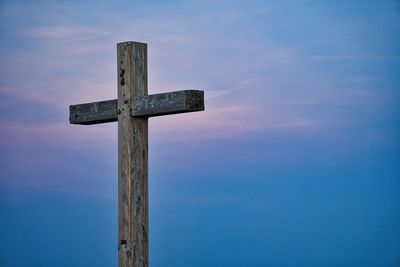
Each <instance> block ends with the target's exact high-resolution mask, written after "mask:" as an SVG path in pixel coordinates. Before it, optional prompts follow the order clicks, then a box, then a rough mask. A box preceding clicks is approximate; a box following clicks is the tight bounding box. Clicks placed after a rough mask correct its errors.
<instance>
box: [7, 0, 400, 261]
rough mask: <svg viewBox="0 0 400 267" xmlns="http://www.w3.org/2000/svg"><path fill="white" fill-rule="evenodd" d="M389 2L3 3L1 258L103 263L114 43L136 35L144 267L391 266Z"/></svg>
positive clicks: (109, 239) (112, 201)
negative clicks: (149, 98)
mask: <svg viewBox="0 0 400 267" xmlns="http://www.w3.org/2000/svg"><path fill="white" fill-rule="evenodd" d="M399 32H400V4H399V3H398V2H397V1H207V0H205V1H148V2H142V3H140V2H136V1H119V3H113V1H96V2H94V1H34V2H33V1H0V58H1V61H0V222H1V223H0V237H1V238H0V266H1V267H3V266H5V267H8V266H116V260H117V125H116V124H115V123H113V124H104V125H95V126H76V125H70V124H69V123H68V106H69V105H70V104H76V103H83V102H91V101H98V100H105V99H112V98H116V95H117V92H116V84H117V81H116V76H117V75H116V68H117V67H116V43H118V42H123V41H128V40H132V41H140V42H146V43H148V53H149V55H148V56H149V92H150V93H159V92H167V91H172V90H180V89H189V88H194V89H203V90H205V93H206V111H204V112H199V113H192V114H180V115H174V116H169V117H160V118H152V119H150V132H149V135H150V136H149V138H150V153H149V160H150V165H149V172H150V177H149V183H150V187H149V190H150V265H151V266H153V267H156V266H164V267H169V266H171V267H176V266H210V267H212V266H398V265H399V264H400V256H399V255H400V230H399V227H398V225H399V224H400V207H399V203H400V202H399V201H400V197H399V189H400V167H399V166H400V164H399V151H400V150H399V149H400V142H399V140H400V138H399V130H400V124H399V122H400V119H399V118H400V116H399V114H400V108H399V105H398V103H399V100H400V92H399V90H400V88H399V84H400V76H399V73H400V35H399Z"/></svg>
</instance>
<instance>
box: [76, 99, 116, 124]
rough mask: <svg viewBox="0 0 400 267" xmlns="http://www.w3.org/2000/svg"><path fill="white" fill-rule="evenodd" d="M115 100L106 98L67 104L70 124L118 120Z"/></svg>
mask: <svg viewBox="0 0 400 267" xmlns="http://www.w3.org/2000/svg"><path fill="white" fill-rule="evenodd" d="M117 105H118V102H117V100H116V99H115V100H106V101H100V102H93V103H85V104H78V105H71V106H69V122H70V123H71V124H83V125H91V124H98V123H105V122H113V121H117V120H118V114H117Z"/></svg>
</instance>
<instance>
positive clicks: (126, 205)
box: [117, 42, 148, 267]
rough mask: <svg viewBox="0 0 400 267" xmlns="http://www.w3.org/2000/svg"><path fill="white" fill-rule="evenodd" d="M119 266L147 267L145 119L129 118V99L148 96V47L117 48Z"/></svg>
mask: <svg viewBox="0 0 400 267" xmlns="http://www.w3.org/2000/svg"><path fill="white" fill-rule="evenodd" d="M117 51H118V52H117V60H118V107H119V109H120V111H121V112H120V114H119V115H118V240H119V245H118V266H119V267H128V266H129V267H145V266H146V267H147V266H148V162H147V158H148V140H147V139H148V119H147V118H146V117H145V118H135V117H132V116H131V111H130V110H131V105H132V100H133V99H134V98H135V97H140V96H145V95H147V45H146V44H143V43H137V42H125V43H119V44H118V45H117Z"/></svg>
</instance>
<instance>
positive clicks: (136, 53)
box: [69, 42, 204, 267]
mask: <svg viewBox="0 0 400 267" xmlns="http://www.w3.org/2000/svg"><path fill="white" fill-rule="evenodd" d="M117 60H118V99H116V100H107V101H101V102H94V103H85V104H79V105H71V106H70V107H69V111H70V115H69V121H70V123H72V124H84V125H90V124H98V123H105V122H113V121H118V266H119V267H128V266H129V267H148V264H149V258H148V225H149V222H148V117H152V116H161V115H168V114H176V113H184V112H193V111H201V110H204V92H203V91H199V90H184V91H176V92H170V93H164V94H155V95H147V45H146V44H144V43H137V42H125V43H119V44H118V45H117Z"/></svg>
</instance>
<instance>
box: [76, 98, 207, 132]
mask: <svg viewBox="0 0 400 267" xmlns="http://www.w3.org/2000/svg"><path fill="white" fill-rule="evenodd" d="M131 109H132V111H131V115H132V116H134V117H154V116H163V115H170V114H177V113H186V112H195V111H202V110H204V92H203V91H200V90H183V91H175V92H169V93H162V94H154V95H147V96H141V97H136V98H135V99H132V102H131ZM117 120H118V101H117V100H116V99H115V100H107V101H100V102H92V103H85V104H78V105H71V106H69V122H70V123H71V124H83V125H90V124H99V123H106V122H114V121H117Z"/></svg>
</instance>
